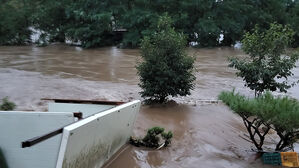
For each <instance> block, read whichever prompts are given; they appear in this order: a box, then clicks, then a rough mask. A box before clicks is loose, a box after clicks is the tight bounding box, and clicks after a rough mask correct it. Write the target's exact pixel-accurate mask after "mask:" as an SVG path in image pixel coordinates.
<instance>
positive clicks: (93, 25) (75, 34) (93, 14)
mask: <svg viewBox="0 0 299 168" xmlns="http://www.w3.org/2000/svg"><path fill="white" fill-rule="evenodd" d="M107 4H108V2H107V1H100V0H88V1H83V0H79V1H76V2H75V3H72V4H71V5H70V6H69V7H68V8H67V9H66V19H67V21H68V22H67V23H66V25H65V27H66V28H65V29H66V30H65V31H66V36H67V37H68V38H69V39H71V40H72V41H80V42H81V45H82V47H84V48H93V47H100V46H105V45H112V44H113V38H112V20H111V17H112V12H111V11H110V9H109V6H108V5H107ZM91 9H92V10H91Z"/></svg>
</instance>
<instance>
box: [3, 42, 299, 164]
mask: <svg viewBox="0 0 299 168" xmlns="http://www.w3.org/2000/svg"><path fill="white" fill-rule="evenodd" d="M188 53H189V54H190V55H192V56H194V57H195V58H196V63H195V67H196V71H195V75H196V77H197V79H196V81H195V88H194V90H193V91H192V94H191V95H190V96H187V97H176V98H171V99H172V100H174V101H173V102H171V103H168V104H166V105H162V106H143V107H142V108H141V111H140V113H139V115H138V117H137V120H136V124H135V129H134V134H135V135H136V136H142V135H143V134H144V133H145V131H146V129H147V128H149V127H152V126H163V127H165V128H166V130H172V131H173V132H174V138H173V143H172V145H171V146H170V147H168V148H166V149H162V150H150V149H144V148H136V147H132V146H130V145H127V146H126V147H124V148H123V149H122V151H120V152H119V153H118V154H117V155H115V157H114V158H113V159H111V160H110V161H109V162H108V163H107V164H106V166H105V167H107V168H118V167H142V168H143V167H144V168H147V167H159V168H160V167H167V168H176V167H186V168H191V167H230V168H234V167H265V166H264V165H262V163H261V161H260V159H257V160H256V158H255V157H256V156H255V154H254V153H253V152H250V149H251V148H252V144H251V143H250V142H248V137H247V135H246V130H245V128H244V127H243V123H242V122H241V119H240V118H239V117H238V116H236V115H235V114H233V113H232V112H231V111H230V110H229V109H228V108H227V107H226V106H224V105H222V104H221V103H219V104H209V103H206V102H205V101H203V100H216V99H217V95H218V94H219V93H220V91H222V90H231V89H232V88H235V89H236V90H237V91H239V92H241V93H243V94H246V95H248V96H253V93H252V92H251V91H250V90H248V89H247V88H245V87H244V86H243V81H242V80H241V79H240V78H237V77H236V76H235V71H234V70H233V69H231V68H228V67H227V65H228V62H227V58H228V57H229V56H236V57H242V56H244V54H243V53H242V52H241V51H240V50H237V49H233V48H214V49H188ZM138 61H140V57H139V50H132V49H118V48H116V47H107V48H99V49H88V50H82V49H81V48H80V47H73V46H66V45H50V46H48V47H43V48H38V47H34V46H21V47H0V98H3V97H5V96H9V98H10V100H12V101H14V102H15V103H16V104H17V105H18V106H17V110H26V111H32V110H34V111H47V102H46V101H42V100H40V99H41V98H71V99H92V100H110V101H130V100H133V99H141V97H140V96H139V94H138V92H140V91H141V89H140V88H139V87H138V80H139V79H138V76H137V75H136V69H135V65H136V62H138ZM297 65H298V64H297ZM294 74H295V76H294V77H293V78H291V79H290V80H291V81H295V80H298V79H299V68H296V69H295V70H294ZM288 95H290V96H292V97H294V98H297V99H299V87H298V86H296V87H293V88H292V89H290V90H289V93H288ZM272 141H273V140H268V141H267V143H268V144H271V143H272Z"/></svg>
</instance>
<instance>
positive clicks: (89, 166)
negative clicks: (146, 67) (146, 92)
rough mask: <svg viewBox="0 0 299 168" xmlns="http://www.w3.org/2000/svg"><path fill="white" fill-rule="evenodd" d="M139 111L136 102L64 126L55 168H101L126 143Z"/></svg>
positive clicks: (138, 102) (137, 102)
mask: <svg viewBox="0 0 299 168" xmlns="http://www.w3.org/2000/svg"><path fill="white" fill-rule="evenodd" d="M139 108H140V101H139V100H136V101H133V102H130V103H126V104H122V105H119V106H117V107H115V108H112V109H109V110H107V111H104V112H101V113H97V114H95V115H93V116H90V117H88V118H85V119H83V120H80V121H78V122H76V123H74V124H71V125H69V126H67V127H65V128H64V130H63V136H62V142H61V147H60V151H59V156H58V161H57V166H56V168H61V167H63V168H79V167H82V168H94V167H101V166H102V165H103V164H104V163H105V162H106V161H107V160H108V159H109V158H110V157H111V156H112V155H113V154H114V153H115V152H117V151H118V150H119V148H121V147H122V146H123V145H124V144H125V143H126V142H127V141H128V139H129V137H130V136H131V134H132V130H133V126H134V122H135V119H136V115H137V113H138V111H139Z"/></svg>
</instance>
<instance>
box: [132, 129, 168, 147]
mask: <svg viewBox="0 0 299 168" xmlns="http://www.w3.org/2000/svg"><path fill="white" fill-rule="evenodd" d="M172 137H173V133H172V132H171V131H168V132H167V133H166V132H164V128H161V127H153V128H151V129H148V130H147V134H146V135H145V136H144V138H136V137H130V144H132V145H134V146H137V147H140V146H145V147H149V148H156V149H158V150H159V149H161V148H162V147H167V146H168V145H169V144H171V138H172Z"/></svg>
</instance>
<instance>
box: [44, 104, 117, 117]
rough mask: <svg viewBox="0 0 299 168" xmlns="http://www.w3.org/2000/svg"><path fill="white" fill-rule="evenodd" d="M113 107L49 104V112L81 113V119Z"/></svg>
mask: <svg viewBox="0 0 299 168" xmlns="http://www.w3.org/2000/svg"><path fill="white" fill-rule="evenodd" d="M113 107H115V105H102V104H76V103H49V105H48V111H49V112H82V114H83V118H86V117H88V116H91V115H93V114H95V113H98V112H102V111H104V110H108V109H111V108H113Z"/></svg>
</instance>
